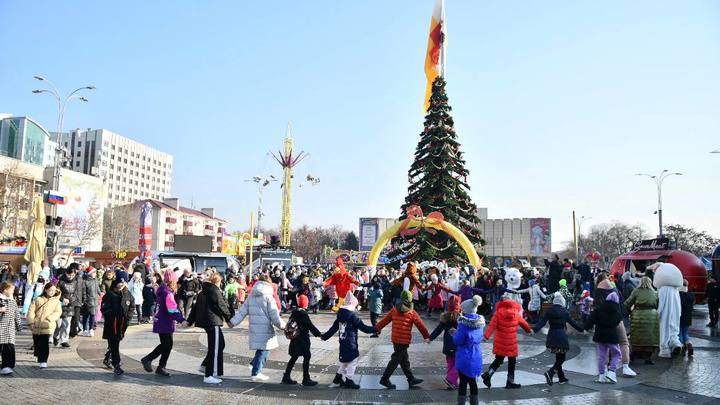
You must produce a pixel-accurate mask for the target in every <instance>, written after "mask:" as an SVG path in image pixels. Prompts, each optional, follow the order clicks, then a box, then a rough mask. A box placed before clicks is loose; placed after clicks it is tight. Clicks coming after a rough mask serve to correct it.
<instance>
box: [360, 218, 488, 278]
mask: <svg viewBox="0 0 720 405" xmlns="http://www.w3.org/2000/svg"><path fill="white" fill-rule="evenodd" d="M411 212H417V213H418V214H419V215H412V214H411ZM408 214H409V215H408V218H407V219H405V220H403V221H400V222H398V223H397V224H395V225H393V226H392V227H390V228H388V229H387V230H386V231H385V232H383V234H382V235H380V238H378V240H377V242H375V245H374V246H373V248H372V250H371V251H370V254H369V255H368V259H367V265H368V266H372V267H375V266H377V262H378V259H379V257H380V253H381V252H382V250H383V249H384V248H385V245H387V244H388V242H390V239H392V238H394V237H395V236H396V235H398V234H401V233H404V232H408V231H409V232H408V233H409V234H414V233H416V232H417V231H419V230H420V229H434V230H438V231H442V232H445V233H446V234H448V235H449V236H450V237H451V238H453V239H454V240H455V241H456V242H457V243H458V244H459V245H460V247H462V249H463V250H464V251H465V254H466V255H467V257H468V261H469V262H470V264H471V265H473V267H475V268H476V269H479V268H481V267H482V265H481V263H480V257H479V256H478V253H477V251H476V250H475V247H474V246H473V244H472V243H471V242H470V240H469V239H468V238H467V236H465V234H464V233H462V231H461V230H460V229H458V228H457V227H456V226H455V225H453V224H451V223H449V222H446V221H445V219H444V218H443V216H442V214H440V213H437V212H433V213H431V214H430V215H428V216H427V217H424V216H422V211H420V210H419V208H417V207H411V208H410V209H408Z"/></svg>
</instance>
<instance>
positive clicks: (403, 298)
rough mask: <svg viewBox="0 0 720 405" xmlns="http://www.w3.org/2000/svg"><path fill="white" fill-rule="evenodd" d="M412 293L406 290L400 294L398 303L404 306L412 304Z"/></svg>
mask: <svg viewBox="0 0 720 405" xmlns="http://www.w3.org/2000/svg"><path fill="white" fill-rule="evenodd" d="M412 301H413V299H412V293H411V292H410V291H408V290H403V292H402V293H400V302H402V303H403V304H404V305H408V306H409V305H410V304H412Z"/></svg>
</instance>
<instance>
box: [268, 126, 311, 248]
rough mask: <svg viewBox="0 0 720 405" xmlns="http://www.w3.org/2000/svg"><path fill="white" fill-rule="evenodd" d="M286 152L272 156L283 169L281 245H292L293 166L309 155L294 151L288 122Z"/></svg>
mask: <svg viewBox="0 0 720 405" xmlns="http://www.w3.org/2000/svg"><path fill="white" fill-rule="evenodd" d="M284 146H285V148H284V152H282V151H278V152H277V154H275V153H272V156H273V157H274V158H275V160H276V161H277V162H278V163H279V164H280V167H282V169H283V183H282V220H281V221H280V245H281V246H285V247H288V246H290V236H291V235H290V222H291V218H292V214H291V213H292V210H291V208H292V181H293V168H295V166H297V165H298V164H299V163H300V162H301V161H302V160H303V159H305V158H306V157H307V154H306V153H305V152H304V151H300V152H299V153H298V154H295V152H294V151H293V138H292V125H291V124H290V123H288V125H287V132H286V134H285V141H284Z"/></svg>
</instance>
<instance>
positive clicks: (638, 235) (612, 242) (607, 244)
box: [558, 222, 650, 262]
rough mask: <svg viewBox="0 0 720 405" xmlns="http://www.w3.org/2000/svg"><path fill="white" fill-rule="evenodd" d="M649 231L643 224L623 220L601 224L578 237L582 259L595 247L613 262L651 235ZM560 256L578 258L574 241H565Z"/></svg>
mask: <svg viewBox="0 0 720 405" xmlns="http://www.w3.org/2000/svg"><path fill="white" fill-rule="evenodd" d="M649 236H650V235H649V233H648V231H647V230H646V229H645V228H643V227H642V226H641V225H629V224H623V223H621V222H613V223H610V224H599V225H595V226H593V227H591V228H590V230H589V231H588V232H587V233H586V234H583V235H580V236H579V237H578V250H579V253H580V259H582V258H583V257H584V256H585V254H586V253H587V252H589V251H590V249H595V250H596V251H597V252H599V253H600V254H601V255H602V256H603V257H607V258H609V259H610V261H611V262H612V261H613V260H614V259H615V258H616V257H618V256H620V255H622V254H625V253H627V252H628V251H630V249H632V247H633V244H634V243H635V242H637V241H639V240H642V239H647V238H648V237H649ZM558 254H559V256H560V257H563V258H565V257H567V258H571V259H577V258H576V257H575V248H574V243H573V241H567V242H565V244H564V246H563V249H562V250H561V251H560V252H558Z"/></svg>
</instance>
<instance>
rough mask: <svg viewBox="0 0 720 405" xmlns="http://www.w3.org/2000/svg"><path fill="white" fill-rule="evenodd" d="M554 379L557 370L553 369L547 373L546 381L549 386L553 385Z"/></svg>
mask: <svg viewBox="0 0 720 405" xmlns="http://www.w3.org/2000/svg"><path fill="white" fill-rule="evenodd" d="M553 377H555V369H553V368H551V369H550V370H548V371H546V372H545V381H546V382H547V385H553Z"/></svg>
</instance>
